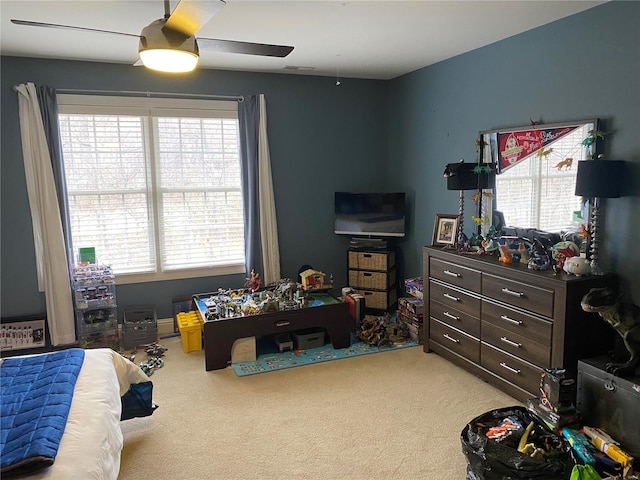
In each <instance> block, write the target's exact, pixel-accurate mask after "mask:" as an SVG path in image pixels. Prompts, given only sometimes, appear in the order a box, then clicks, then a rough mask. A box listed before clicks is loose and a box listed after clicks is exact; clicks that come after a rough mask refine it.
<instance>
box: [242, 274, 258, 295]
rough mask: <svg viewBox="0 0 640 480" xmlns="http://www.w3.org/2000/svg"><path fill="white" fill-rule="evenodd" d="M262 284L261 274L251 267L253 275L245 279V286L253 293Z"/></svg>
mask: <svg viewBox="0 0 640 480" xmlns="http://www.w3.org/2000/svg"><path fill="white" fill-rule="evenodd" d="M261 285H262V280H260V274H259V273H256V272H255V271H254V270H253V269H251V276H250V277H249V278H247V279H246V280H245V282H244V286H245V287H247V288H248V289H249V290H251V292H252V293H253V292H255V291H256V290H259V289H260V286H261Z"/></svg>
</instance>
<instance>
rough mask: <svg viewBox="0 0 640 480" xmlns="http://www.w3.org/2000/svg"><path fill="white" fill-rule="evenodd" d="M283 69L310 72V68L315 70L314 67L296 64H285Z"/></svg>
mask: <svg viewBox="0 0 640 480" xmlns="http://www.w3.org/2000/svg"><path fill="white" fill-rule="evenodd" d="M283 70H294V71H297V72H310V71H312V70H315V67H301V66H298V65H287V66H285V67H284V68H283Z"/></svg>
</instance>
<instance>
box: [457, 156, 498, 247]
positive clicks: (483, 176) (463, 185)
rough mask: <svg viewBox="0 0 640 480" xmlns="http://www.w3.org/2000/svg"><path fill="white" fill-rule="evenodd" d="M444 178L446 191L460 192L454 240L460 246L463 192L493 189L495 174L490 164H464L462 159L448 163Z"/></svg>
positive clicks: (462, 221) (461, 241)
mask: <svg viewBox="0 0 640 480" xmlns="http://www.w3.org/2000/svg"><path fill="white" fill-rule="evenodd" d="M485 169H487V170H485ZM444 177H445V178H446V179H447V190H459V191H460V201H459V210H460V221H459V222H458V232H457V236H456V238H457V244H458V245H462V243H463V240H462V239H463V232H464V230H463V223H464V191H465V190H478V191H479V190H482V189H485V188H493V186H492V184H495V172H494V171H493V169H492V168H491V166H490V164H483V165H479V164H477V163H465V161H464V159H462V160H460V161H459V162H458V163H448V164H447V165H446V168H445V170H444Z"/></svg>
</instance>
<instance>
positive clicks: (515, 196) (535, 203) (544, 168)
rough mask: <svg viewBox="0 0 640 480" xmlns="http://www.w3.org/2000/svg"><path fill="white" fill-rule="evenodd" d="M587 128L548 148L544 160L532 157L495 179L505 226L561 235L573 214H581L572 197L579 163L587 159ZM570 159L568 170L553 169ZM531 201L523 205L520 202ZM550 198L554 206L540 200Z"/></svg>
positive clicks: (499, 206)
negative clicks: (530, 227)
mask: <svg viewBox="0 0 640 480" xmlns="http://www.w3.org/2000/svg"><path fill="white" fill-rule="evenodd" d="M588 129H589V127H584V128H579V129H576V130H575V131H574V132H571V133H569V134H568V135H566V136H564V137H562V138H561V139H559V140H557V141H556V142H554V143H552V144H550V148H552V149H553V151H552V152H551V153H550V154H549V155H547V156H542V157H540V156H537V155H536V154H534V155H531V156H530V157H529V158H528V159H527V160H525V161H522V162H520V163H519V164H517V165H515V166H513V167H511V168H509V169H508V170H506V171H504V172H503V173H501V174H500V175H497V176H496V192H498V193H497V194H496V210H499V211H501V212H502V213H503V215H504V218H505V225H507V226H509V225H527V226H533V227H535V228H538V229H540V230H545V231H549V232H560V231H561V230H564V229H566V228H567V227H568V226H570V225H571V224H572V221H573V212H575V211H579V210H581V199H580V197H576V196H575V183H576V173H577V170H578V160H583V159H586V149H585V147H584V146H583V145H582V140H583V139H584V138H586V137H587V135H588ZM566 158H572V159H573V163H572V165H571V166H570V168H566V167H564V168H558V167H556V166H557V165H558V164H559V163H560V162H562V161H563V160H565V159H566ZM527 198H529V199H531V200H530V202H523V199H527ZM545 198H547V199H548V198H553V199H554V201H553V202H548V201H542V200H541V199H545Z"/></svg>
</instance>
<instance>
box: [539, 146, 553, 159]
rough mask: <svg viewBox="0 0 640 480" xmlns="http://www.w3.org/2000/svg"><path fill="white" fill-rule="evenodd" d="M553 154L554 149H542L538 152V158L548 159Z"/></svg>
mask: <svg viewBox="0 0 640 480" xmlns="http://www.w3.org/2000/svg"><path fill="white" fill-rule="evenodd" d="M552 153H553V148H546V149H545V148H541V149H540V150H538V153H536V157H538V158H542V157H548V156H549V155H551V154H552Z"/></svg>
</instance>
